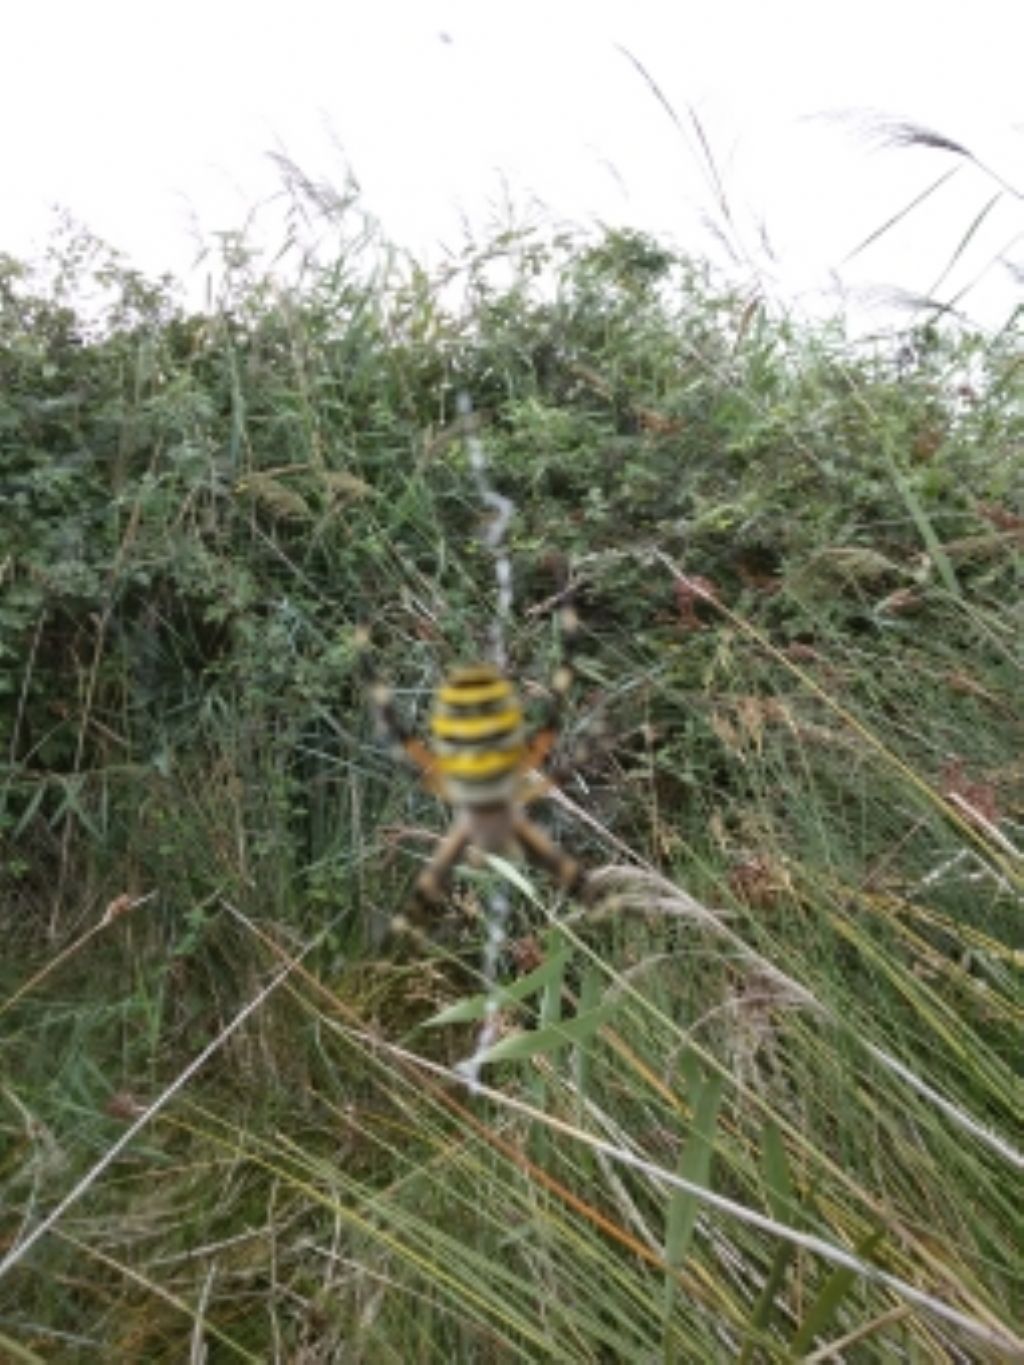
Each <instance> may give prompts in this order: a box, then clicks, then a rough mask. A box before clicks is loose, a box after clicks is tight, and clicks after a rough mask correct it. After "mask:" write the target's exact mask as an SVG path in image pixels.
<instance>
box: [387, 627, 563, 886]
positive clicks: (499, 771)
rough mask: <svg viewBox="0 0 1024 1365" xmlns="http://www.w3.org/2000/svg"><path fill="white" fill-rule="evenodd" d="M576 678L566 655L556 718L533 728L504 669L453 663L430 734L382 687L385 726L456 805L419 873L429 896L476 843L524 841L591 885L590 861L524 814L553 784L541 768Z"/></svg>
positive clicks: (556, 691)
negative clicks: (406, 727) (420, 734)
mask: <svg viewBox="0 0 1024 1365" xmlns="http://www.w3.org/2000/svg"><path fill="white" fill-rule="evenodd" d="M562 629H563V632H564V634H565V635H566V637H567V638H571V636H572V635H573V634H574V633H575V630H576V615H575V612H572V611H570V610H566V611H564V612H563V613H562ZM571 685H572V672H571V669H570V668H569V667H568V666H565V665H563V666H562V667H561V668H559V669H558V671H557V672H556V674H555V677H554V679H553V680H552V685H551V690H552V694H553V699H554V700H553V705H552V708H551V715H550V717H549V719H548V722H547V723H546V724H545V725H543V726H542V727H540V728H539V729H538V730H536V731H535V732H534V734H533V735H530V736H528V735H527V731H526V726H525V721H524V718H523V708H522V704H521V702H520V700H519V694H518V692H517V691H516V688H515V686H514V685H513V683H512V682H511V680H510V679H509V678H508V677H507V676H506V674H505V673H504V672H503V671H502V669H500V668H498V667H497V665H495V664H488V663H481V664H473V665H471V666H468V667H462V668H455V669H452V671H451V672H450V673H449V674H448V675H447V677H446V678H445V679H444V680H443V682H442V683H441V685H440V687H439V688H438V689H437V691H436V692H435V694H434V701H433V706H432V708H431V713H430V742H429V744H425V743H424V742H423V741H422V740H420V739H418V738H416V737H415V736H412V735H407V734H405V733H404V732H403V730H402V727H401V724H400V722H399V719H398V716H397V715H396V713H395V709H394V704H393V701H392V697H391V692H390V689H388V688H387V687H383V686H380V687H378V688H376V689H375V693H374V700H375V703H376V707H377V714H378V716H379V718H380V721H381V724H382V728H383V729H384V730H385V731H386V732H387V733H388V734H390V735H392V736H393V737H394V738H395V739H396V740H397V742H398V743H399V745H400V746H401V748H402V750H403V751H404V753H405V754H406V756H407V757H408V758H409V759H410V760H411V761H412V762H413V763H414V764H415V766H416V767H417V768H418V769H419V771H420V773H421V774H422V776H423V779H424V782H425V785H426V786H427V788H428V789H429V790H430V791H433V792H434V793H436V795H438V796H439V797H441V799H442V800H443V801H446V802H447V803H448V804H449V805H450V806H451V807H452V809H453V811H454V818H453V820H452V825H451V828H450V829H449V831H448V833H447V834H446V835H445V837H444V839H442V841H441V843H440V845H439V846H438V848H437V851H436V852H435V854H434V856H433V858H432V859H431V860H430V862H429V863H428V865H427V866H426V868H424V870H423V871H422V872H421V873H420V875H419V877H418V878H417V881H416V890H415V896H416V899H417V901H418V902H420V904H421V905H425V906H432V905H436V904H437V903H438V902H440V901H441V900H442V899H443V898H444V894H445V887H446V885H447V882H448V879H449V877H450V875H451V872H452V869H453V868H454V867H455V865H456V864H457V863H458V862H459V860H460V859H461V858H462V857H463V855H464V854H465V853H466V851H467V850H468V849H469V848H471V847H473V848H477V849H480V850H482V851H483V852H485V853H508V852H511V851H513V850H514V849H515V848H516V847H518V848H520V849H521V850H522V851H523V853H525V854H526V856H527V857H528V858H530V859H532V860H533V861H534V862H535V863H537V864H539V865H540V866H541V867H544V868H545V869H546V870H547V871H549V872H550V873H551V874H552V875H553V876H554V877H555V879H556V880H557V881H558V883H559V884H560V885H561V886H562V887H564V888H565V890H567V891H571V892H576V893H578V894H581V895H585V894H586V889H587V888H586V874H585V873H584V870H583V868H582V867H581V866H580V864H579V863H577V862H576V860H575V859H574V858H570V857H569V855H568V854H567V853H563V852H562V850H561V849H560V848H559V847H558V845H557V844H555V843H553V842H552V841H551V839H549V838H548V836H547V835H546V834H545V833H544V831H543V830H542V829H540V828H539V826H537V825H535V824H534V823H533V821H532V820H530V819H529V817H528V816H527V814H526V808H527V807H528V806H529V805H530V804H531V803H532V802H534V801H536V800H537V799H538V798H539V797H541V796H543V795H544V793H545V792H546V791H547V790H548V789H549V783H548V782H547V781H546V780H545V779H544V778H543V777H542V776H541V774H540V772H539V771H538V769H539V768H540V766H541V764H542V763H543V762H544V760H545V758H546V757H547V755H548V753H549V752H550V750H551V747H552V745H553V744H554V741H555V738H556V734H557V716H558V712H559V710H560V709H561V703H562V700H563V698H564V696H565V693H566V692H567V691H568V689H569V687H570V686H571Z"/></svg>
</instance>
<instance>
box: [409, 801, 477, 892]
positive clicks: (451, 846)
mask: <svg viewBox="0 0 1024 1365" xmlns="http://www.w3.org/2000/svg"><path fill="white" fill-rule="evenodd" d="M471 836H472V823H471V821H470V820H469V819H468V817H467V816H465V815H457V816H456V817H455V820H454V821H453V823H452V826H451V829H449V831H448V833H447V834H446V835H445V836H444V838H443V839H442V840H441V842H440V843H439V844H438V846H437V849H436V850H435V852H434V855H433V857H432V858H431V859H430V862H429V863H428V864H427V865H426V867H425V868H424V869H423V871H422V872H421V873H420V875H419V876H418V877H417V878H416V885H415V887H414V889H413V902H414V904H415V906H416V908H417V909H419V910H432V909H435V908H436V907H437V906H438V905H440V904H441V902H442V901H443V900H444V894H445V888H446V887H447V885H448V880H449V878H450V877H451V874H452V869H453V868H454V867H455V865H456V863H457V862H458V861H459V860H460V859H461V857H462V855H463V854H464V853H465V851H466V848H467V846H468V844H469V841H470V838H471Z"/></svg>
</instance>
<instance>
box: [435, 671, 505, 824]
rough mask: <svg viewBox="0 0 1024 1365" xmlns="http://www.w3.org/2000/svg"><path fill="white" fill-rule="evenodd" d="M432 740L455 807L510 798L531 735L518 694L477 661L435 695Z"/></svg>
mask: <svg viewBox="0 0 1024 1365" xmlns="http://www.w3.org/2000/svg"><path fill="white" fill-rule="evenodd" d="M430 739H431V748H432V750H433V753H434V757H435V759H436V763H437V769H438V772H440V774H441V775H442V777H443V779H444V787H445V794H446V796H447V797H448V799H449V800H450V801H451V803H452V804H453V805H455V806H482V805H492V804H496V803H500V802H503V801H507V800H509V798H510V796H511V794H512V791H513V789H514V786H515V781H516V778H517V774H518V772H519V770H520V769H521V767H522V764H523V760H524V759H525V757H526V738H525V732H524V729H523V710H522V706H521V705H520V702H519V697H518V695H517V694H516V690H515V688H514V687H513V686H512V684H511V683H510V682H509V680H508V678H506V677H505V675H504V674H503V673H502V672H501V670H500V669H498V668H495V667H494V666H493V664H476V665H474V666H473V667H471V668H456V669H454V670H453V671H452V672H451V673H449V675H448V677H447V678H445V680H444V682H443V683H442V684H441V686H440V687H439V688H438V690H437V694H436V696H435V697H434V707H433V710H432V712H431V715H430Z"/></svg>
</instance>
